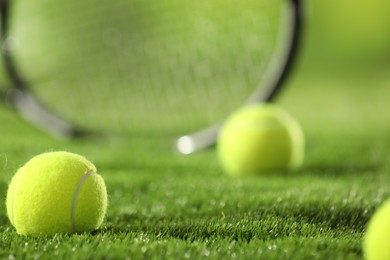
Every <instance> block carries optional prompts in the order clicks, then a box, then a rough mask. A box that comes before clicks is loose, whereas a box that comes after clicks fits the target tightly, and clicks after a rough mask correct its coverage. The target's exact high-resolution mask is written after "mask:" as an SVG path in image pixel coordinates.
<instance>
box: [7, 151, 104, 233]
mask: <svg viewBox="0 0 390 260" xmlns="http://www.w3.org/2000/svg"><path fill="white" fill-rule="evenodd" d="M6 204H7V215H8V218H9V219H10V221H11V224H12V225H13V226H14V227H15V228H16V232H17V233H18V234H22V235H53V234H56V233H75V232H86V231H92V230H95V229H97V228H99V226H100V225H101V224H102V222H103V219H104V216H105V214H106V209H107V191H106V186H105V184H104V180H103V179H102V177H101V176H100V175H98V174H97V171H96V167H95V166H94V165H93V164H92V163H91V162H89V161H88V160H87V159H85V158H84V157H83V156H80V155H77V154H74V153H69V152H49V153H43V154H40V155H38V156H35V157H34V158H32V159H31V160H30V161H28V162H27V163H26V164H25V165H24V166H23V167H21V168H20V169H19V170H18V171H17V173H16V174H15V176H14V177H13V178H12V180H11V183H10V185H9V188H8V192H7V199H6Z"/></svg>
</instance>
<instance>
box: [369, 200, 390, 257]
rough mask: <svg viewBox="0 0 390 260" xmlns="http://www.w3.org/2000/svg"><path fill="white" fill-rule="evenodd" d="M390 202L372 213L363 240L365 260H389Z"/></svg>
mask: <svg viewBox="0 0 390 260" xmlns="http://www.w3.org/2000/svg"><path fill="white" fill-rule="evenodd" d="M389 241H390V200H388V201H386V202H385V203H384V204H383V205H382V206H381V207H380V208H379V209H378V211H377V212H375V213H374V215H373V217H372V218H371V220H370V222H369V223H368V227H367V231H366V234H365V237H364V240H363V252H364V254H365V257H366V259H367V260H385V259H390V247H389Z"/></svg>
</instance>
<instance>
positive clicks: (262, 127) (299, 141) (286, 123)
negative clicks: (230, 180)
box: [217, 103, 304, 175]
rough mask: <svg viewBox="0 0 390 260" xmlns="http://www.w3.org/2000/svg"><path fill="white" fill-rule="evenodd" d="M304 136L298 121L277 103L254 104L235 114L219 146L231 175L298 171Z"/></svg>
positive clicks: (226, 124)
mask: <svg viewBox="0 0 390 260" xmlns="http://www.w3.org/2000/svg"><path fill="white" fill-rule="evenodd" d="M303 155H304V136H303V132H302V130H301V127H300V125H299V124H298V122H297V121H296V120H295V119H294V118H293V117H292V116H290V115H289V114H288V113H287V112H286V111H285V110H283V109H282V108H280V107H278V106H276V105H273V104H268V103H266V104H253V105H248V106H245V107H243V108H241V109H239V110H238V111H236V112H235V113H233V114H232V115H231V116H230V117H229V118H228V119H227V120H226V122H225V124H224V125H223V126H222V128H221V131H220V133H219V137H218V143H217V156H218V159H219V161H220V165H221V167H222V168H223V169H224V170H225V171H226V172H227V173H228V174H231V175H248V174H254V173H263V172H268V171H274V170H280V169H295V168H298V167H299V166H300V165H301V164H302V161H303Z"/></svg>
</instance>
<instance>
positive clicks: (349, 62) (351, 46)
mask: <svg viewBox="0 0 390 260" xmlns="http://www.w3.org/2000/svg"><path fill="white" fill-rule="evenodd" d="M42 2H45V1H42ZM86 2H88V1H86ZM15 3H16V6H19V8H20V6H21V5H25V4H26V3H27V2H26V1H23V0H18V1H15ZM79 7H80V8H82V4H80V6H79ZM31 8H33V7H31ZM21 9H22V10H23V8H21ZM38 9H39V8H38ZM388 10H390V2H389V1H387V0H372V1H367V0H338V1H337V0H328V1H312V0H308V1H305V28H304V29H305V31H304V37H303V39H302V46H301V52H300V55H299V60H298V63H297V66H296V68H295V71H294V72H295V73H294V74H293V77H292V78H291V80H290V81H289V82H288V84H287V85H286V88H285V89H286V90H285V91H284V92H283V93H282V95H281V103H282V104H283V105H285V106H286V107H287V108H288V109H289V110H291V111H292V113H293V114H296V116H297V117H298V119H300V120H301V121H302V123H303V124H304V125H305V126H306V127H308V129H310V127H314V128H318V126H317V124H318V123H319V122H321V121H320V120H319V119H321V118H327V119H329V120H330V121H329V124H333V125H334V126H335V128H337V129H339V130H340V129H341V130H342V129H343V128H345V129H346V130H348V129H349V128H351V127H354V126H355V127H357V126H358V128H359V129H361V130H363V131H364V125H370V124H374V123H375V124H378V126H384V125H385V126H386V127H387V124H386V123H385V122H388V121H390V116H388V115H386V114H387V112H386V110H384V107H386V105H387V101H386V98H387V97H388V95H389V90H388V89H389V88H390V87H389V84H390V77H389V76H388V74H389V73H388V70H389V68H390V48H389V46H390V30H389V29H388V28H389V27H390V16H389V15H388ZM36 12H38V11H36ZM22 22H23V21H18V22H16V24H19V28H22V27H20V24H21V23H22ZM91 22H92V21H91ZM49 28H50V27H49ZM113 33H114V34H115V32H113ZM111 36H113V37H114V38H115V35H111ZM31 44H32V45H31V48H34V45H33V44H34V42H31ZM0 66H2V64H1V65H0ZM56 73H61V72H58V71H57V72H56ZM86 76H87V77H88V74H87V75H86ZM89 76H90V77H91V75H89ZM92 77H93V75H92ZM38 80H45V79H44V78H43V79H38ZM54 81H55V80H54ZM54 81H53V80H52V82H54ZM7 84H9V82H8V80H7V77H6V75H5V73H4V70H3V69H2V68H1V67H0V85H1V86H2V87H3V86H7ZM92 87H93V86H92ZM79 94H81V95H87V94H88V93H79ZM212 95H214V94H212ZM155 98H159V96H157V97H155ZM62 102H64V101H62ZM65 105H66V102H65ZM141 105H142V102H141ZM124 107H125V106H124ZM151 111H152V112H151V113H153V109H152V110H151ZM139 120H143V119H142V116H140V119H139ZM362 120H364V121H365V122H367V123H366V124H361V122H362ZM4 124H5V123H4ZM4 124H2V127H4ZM354 124H355V125H354ZM320 130H321V129H317V130H316V131H320Z"/></svg>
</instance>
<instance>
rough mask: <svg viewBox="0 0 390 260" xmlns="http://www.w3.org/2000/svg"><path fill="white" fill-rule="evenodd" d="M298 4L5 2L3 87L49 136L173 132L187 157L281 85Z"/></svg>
mask: <svg viewBox="0 0 390 260" xmlns="http://www.w3.org/2000/svg"><path fill="white" fill-rule="evenodd" d="M301 9H302V8H301V1H299V0H274V1H269V0H246V1H240V0H224V1H223V0H213V1H190V0H186V1H184V0H159V1H142V0H118V1H108V0H102V1H100V2H99V4H98V5H97V4H96V2H95V1H93V0H78V1H59V0H36V1H34V2H31V1H27V0H15V1H2V2H1V42H2V59H3V63H4V68H5V71H6V74H7V76H8V79H9V81H10V82H11V83H10V84H9V85H10V86H7V87H6V88H3V90H2V91H1V92H0V93H1V95H2V97H3V99H4V100H6V102H7V103H8V104H10V105H11V106H12V107H14V108H15V109H16V111H17V112H18V113H19V114H20V115H21V116H23V117H24V118H25V119H26V120H28V121H29V122H31V123H32V124H34V125H36V126H38V127H40V128H41V129H43V130H45V131H47V132H48V133H51V134H54V135H56V136H63V137H77V136H84V135H87V134H88V133H92V132H94V131H97V132H109V133H126V134H130V135H132V136H136V135H137V134H138V135H140V134H142V135H148V134H150V135H165V136H169V137H170V138H174V136H178V135H179V136H180V135H181V137H180V138H178V140H177V148H178V150H179V151H180V152H181V153H184V154H189V153H192V152H194V151H197V150H200V149H203V148H205V147H208V146H211V145H213V144H214V143H215V141H216V138H217V135H218V131H219V128H220V125H221V123H216V122H223V120H224V119H225V118H226V116H227V115H228V114H229V113H231V112H232V111H234V110H235V109H236V108H237V107H240V106H242V105H244V104H248V103H256V102H269V101H273V100H274V99H275V97H276V96H277V94H278V93H280V90H281V88H282V86H283V84H284V82H285V81H286V79H287V76H288V75H289V72H290V71H291V68H292V67H293V62H294V60H295V58H296V53H297V49H298V48H297V47H298V43H299V39H300V32H301V25H302V19H301V18H302V14H301V12H302V10H301ZM207 125H211V126H209V127H207ZM196 129H201V130H198V131H196ZM186 132H188V133H190V134H186V135H182V133H186Z"/></svg>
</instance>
